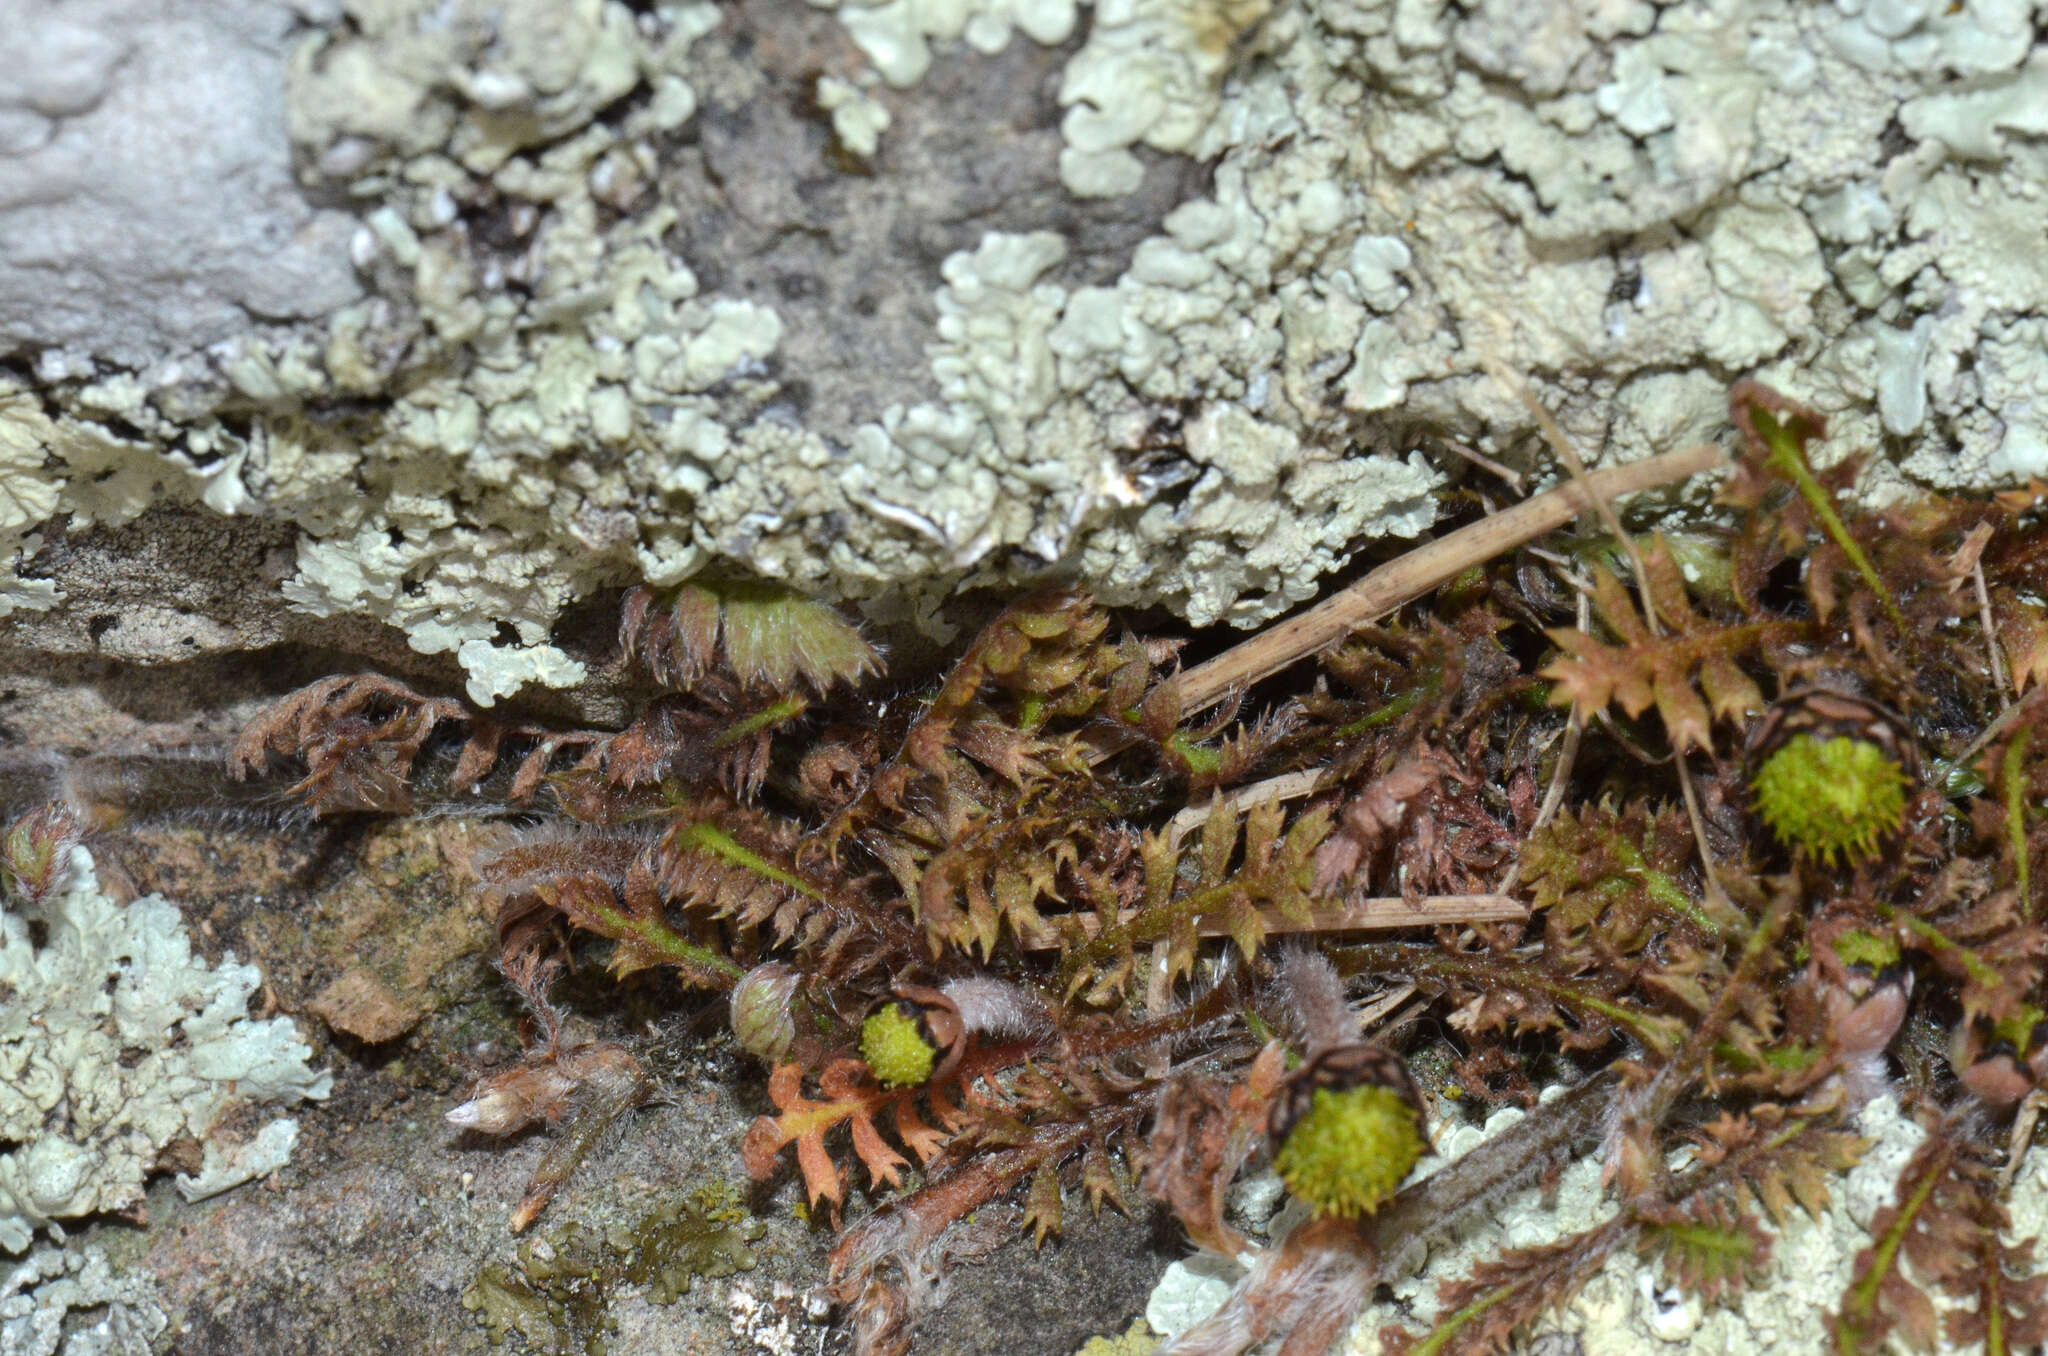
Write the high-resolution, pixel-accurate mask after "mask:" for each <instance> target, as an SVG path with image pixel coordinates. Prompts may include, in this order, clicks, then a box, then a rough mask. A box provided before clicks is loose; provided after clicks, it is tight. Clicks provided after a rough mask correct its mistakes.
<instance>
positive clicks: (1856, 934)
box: [1834, 928, 1904, 975]
mask: <svg viewBox="0 0 2048 1356" xmlns="http://www.w3.org/2000/svg"><path fill="white" fill-rule="evenodd" d="M1834 946H1835V955H1836V957H1837V958H1839V959H1840V960H1841V962H1842V964H1844V965H1860V966H1862V967H1863V968H1864V969H1866V970H1868V971H1870V972H1871V973H1872V974H1874V975H1881V974H1883V973H1884V972H1885V971H1887V970H1890V969H1891V968H1892V967H1894V966H1896V965H1899V964H1902V963H1903V960H1904V958H1903V956H1902V955H1901V954H1900V951H1899V943H1898V939H1897V938H1895V937H1887V936H1884V935H1883V934H1881V933H1876V932H1867V931H1865V930H1863V929H1861V928H1858V929H1856V930H1855V931H1853V932H1845V933H1843V934H1842V935H1841V936H1839V937H1837V938H1835V942H1834Z"/></svg>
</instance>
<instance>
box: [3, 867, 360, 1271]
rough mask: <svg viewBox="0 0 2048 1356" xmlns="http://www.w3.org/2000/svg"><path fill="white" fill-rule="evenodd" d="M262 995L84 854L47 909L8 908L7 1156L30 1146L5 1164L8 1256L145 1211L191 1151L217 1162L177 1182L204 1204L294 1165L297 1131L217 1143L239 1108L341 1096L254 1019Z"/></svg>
mask: <svg viewBox="0 0 2048 1356" xmlns="http://www.w3.org/2000/svg"><path fill="white" fill-rule="evenodd" d="M32 924H33V925H34V926H31V925H32ZM261 982H262V976H261V975H260V974H259V973H258V972H257V970H256V967H254V966H253V965H243V964H238V963H237V962H236V961H235V960H234V959H233V957H228V958H227V959H225V960H223V961H222V963H221V964H220V965H219V966H217V967H211V968H209V967H208V966H206V965H205V964H204V963H203V962H202V961H201V960H200V959H199V958H198V957H196V956H194V955H193V954H192V945H191V939H190V937H189V936H188V935H187V933H186V931H185V925H184V920H183V918H182V916H181V915H180V914H179V912H178V910H177V908H176V907H175V906H174V905H172V904H170V903H167V902H166V901H165V900H163V899H161V898H159V897H157V896H155V895H147V896H144V897H143V898H141V899H137V900H135V901H133V902H132V903H129V904H125V905H123V904H120V903H117V902H115V901H114V900H113V899H111V898H109V897H108V896H107V895H106V894H105V893H104V892H103V891H102V890H101V889H100V886H99V882H98V879H97V878H96V876H95V874H94V870H93V862H92V855H91V853H89V852H88V851H86V850H85V849H84V848H82V847H78V848H73V849H72V852H71V871H70V874H69V877H68V879H67V881H66V884H65V887H64V888H63V889H62V890H61V891H60V892H58V893H56V894H54V895H53V896H51V897H50V898H49V899H48V900H46V901H45V902H44V903H43V904H42V905H41V906H39V907H33V908H32V906H30V905H28V904H26V903H23V902H22V901H18V900H7V901H0V994H4V995H5V1001H4V1002H0V1141H5V1142H9V1143H12V1144H15V1145H17V1146H18V1147H16V1148H14V1149H11V1150H9V1151H8V1152H7V1153H6V1154H4V1155H0V1253H10V1252H13V1253H18V1252H21V1251H22V1250H23V1249H25V1248H27V1247H28V1246H29V1243H30V1242H31V1240H32V1238H33V1235H34V1233H35V1231H36V1230H37V1229H38V1228H43V1227H49V1228H50V1229H51V1231H52V1232H53V1233H55V1234H58V1235H59V1236H61V1228H60V1225H59V1222H60V1221H63V1220H67V1219H73V1218H76V1217H79V1216H83V1215H90V1214H95V1213H99V1212H102V1211H119V1210H125V1209H128V1208H130V1207H132V1206H134V1205H135V1204H136V1203H137V1202H139V1201H140V1200H141V1198H142V1192H143V1184H144V1181H145V1179H146V1178H147V1177H148V1176H149V1175H150V1173H151V1172H153V1171H155V1165H156V1162H157V1156H158V1153H159V1151H160V1150H162V1149H163V1148H164V1146H166V1145H168V1144H170V1143H171V1142H172V1141H173V1140H176V1139H179V1138H181V1137H190V1138H191V1139H193V1140H195V1141H197V1142H198V1143H199V1144H200V1145H201V1146H203V1149H204V1162H203V1165H202V1167H201V1169H200V1171H199V1172H198V1173H197V1174H195V1175H186V1174H181V1175H180V1176H179V1177H178V1179H177V1185H178V1187H179V1190H180V1191H181V1193H182V1194H184V1195H185V1197H186V1198H187V1199H188V1200H196V1199H200V1198H202V1197H204V1196H209V1195H213V1194H215V1193H217V1192H220V1191H225V1190H227V1189H228V1188H230V1187H233V1186H236V1185H238V1184H240V1183H242V1182H246V1181H248V1180H250V1179H251V1178H253V1177H257V1176H260V1175H263V1174H265V1173H268V1172H271V1171H273V1170H275V1169H276V1168H277V1167H279V1166H281V1165H282V1163H283V1162H284V1160H285V1159H286V1157H288V1156H289V1154H290V1152H291V1147H292V1143H293V1141H294V1140H295V1138H296V1136H297V1130H298V1127H297V1124H296V1123H295V1122H294V1121H293V1120H291V1119H290V1118H288V1117H281V1118H275V1119H273V1120H271V1121H270V1122H269V1123H268V1124H267V1125H265V1126H264V1127H263V1128H262V1129H260V1130H259V1131H257V1132H256V1133H255V1135H254V1136H253V1137H251V1138H249V1139H247V1140H243V1141H235V1142H230V1141H227V1140H226V1139H225V1138H224V1137H223V1136H221V1135H219V1134H218V1133H217V1132H216V1127H217V1126H218V1125H219V1124H220V1122H221V1120H222V1118H223V1117H224V1116H225V1115H226V1114H227V1113H228V1112H229V1111H230V1110H231V1109H233V1108H235V1107H237V1106H242V1105H246V1104H261V1103H276V1104H280V1105H289V1104H291V1103H294V1102H298V1101H300V1100H302V1099H306V1098H324V1097H326V1096H327V1094H328V1092H329V1090H330V1088H331V1086H332V1079H331V1076H330V1075H328V1074H326V1073H324V1072H320V1071H316V1070H314V1069H312V1068H310V1067H309V1066H308V1065H307V1063H306V1058H307V1056H308V1055H310V1054H311V1053H312V1051H311V1049H310V1047H308V1046H307V1045H306V1044H305V1043H304V1042H303V1041H302V1040H300V1038H299V1033H298V1029H297V1028H296V1027H295V1026H294V1025H293V1024H292V1021H291V1019H290V1018H288V1017H273V1018H268V1019H265V1020H257V1019H254V1018H252V1017H250V1016H249V1015H248V1009H249V998H250V995H252V994H253V993H254V992H255V991H256V989H257V986H258V985H259V984H260V983H261Z"/></svg>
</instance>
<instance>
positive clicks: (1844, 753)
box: [1746, 687, 1920, 866]
mask: <svg viewBox="0 0 2048 1356" xmlns="http://www.w3.org/2000/svg"><path fill="white" fill-rule="evenodd" d="M1746 757H1747V762H1748V765H1749V788H1750V792H1751V794H1752V795H1753V796H1754V798H1755V802H1756V811H1757V814H1758V816H1759V817H1760V818H1761V819H1762V820H1763V821H1764V823H1765V825H1766V826H1768V827H1769V829H1770V831H1771V832H1772V833H1773V834H1775V835H1776V836H1777V838H1778V840H1779V841H1780V842H1782V843H1784V844H1785V845H1786V846H1787V847H1789V848H1791V849H1792V850H1793V851H1794V852H1797V853H1799V854H1801V855H1803V856H1806V857H1812V858H1817V859H1819V860H1821V861H1823V862H1826V863H1827V864H1828V865H1830V866H1833V865H1836V864H1837V863H1838V862H1844V861H1846V862H1850V863H1854V862H1857V861H1859V860H1861V859H1863V858H1865V857H1869V856H1871V855H1873V854H1874V853H1876V851H1877V849H1878V845H1879V844H1880V843H1881V842H1882V841H1883V840H1884V839H1886V838H1888V837H1890V836H1891V835H1892V834H1894V833H1897V832H1898V831H1899V829H1900V828H1901V826H1903V824H1904V823H1905V818H1906V793H1907V791H1908V789H1909V788H1910V787H1911V786H1912V784H1913V782H1914V780H1915V779H1916V777H1917V776H1918V775H1919V766H1920V760H1919V756H1918V754H1917V752H1916V751H1915V749H1914V746H1913V740H1912V737H1911V735H1910V733H1909V732H1908V730H1907V728H1906V725H1905V722H1904V721H1903V720H1902V719H1900V717H1899V716H1898V714H1897V713H1896V712H1893V711H1891V710H1890V709H1888V708H1886V707H1884V706H1882V705H1880V704H1879V703H1877V702H1875V701H1872V700H1871V699H1870V698H1868V697H1863V696H1859V695H1857V694H1856V693H1854V692H1848V691H1843V690H1840V689H1839V688H1835V687H1807V688H1800V689H1797V690H1795V691H1792V692H1788V693H1786V694H1785V695H1784V696H1783V697H1782V698H1780V699H1779V700H1778V701H1776V702H1775V703H1773V704H1772V706H1771V709H1770V710H1769V711H1767V712H1765V713H1764V715H1763V718H1762V719H1761V720H1759V721H1758V722H1757V723H1756V725H1755V726H1754V727H1753V728H1752V729H1751V730H1750V735H1749V747H1748V750H1747V754H1746Z"/></svg>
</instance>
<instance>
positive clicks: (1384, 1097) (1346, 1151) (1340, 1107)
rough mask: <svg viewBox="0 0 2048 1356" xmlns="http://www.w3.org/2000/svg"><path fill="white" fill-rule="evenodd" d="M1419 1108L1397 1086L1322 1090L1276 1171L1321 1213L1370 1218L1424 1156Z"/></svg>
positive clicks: (1284, 1148)
mask: <svg viewBox="0 0 2048 1356" xmlns="http://www.w3.org/2000/svg"><path fill="white" fill-rule="evenodd" d="M1422 1149H1423V1144H1422V1130H1421V1127H1420V1126H1419V1125H1418V1124H1417V1123H1416V1116H1415V1108H1414V1107H1412V1106H1410V1105H1409V1104H1408V1101H1407V1099H1406V1098H1404V1097H1402V1096H1401V1094H1400V1093H1398V1092H1396V1091H1395V1090H1394V1089H1392V1088H1381V1087H1374V1086H1372V1085H1370V1084H1367V1085H1365V1086H1363V1087H1356V1088H1317V1089H1316V1091H1315V1096H1314V1097H1313V1099H1312V1100H1311V1101H1310V1103H1309V1109H1308V1112H1307V1114H1306V1115H1304V1116H1302V1118H1301V1119H1300V1120H1298V1121H1296V1122H1295V1123H1294V1128H1293V1129H1291V1130H1289V1131H1288V1132H1287V1138H1286V1139H1285V1140H1284V1141H1282V1143H1281V1145H1280V1152H1279V1153H1278V1154H1276V1155H1275V1156H1274V1158H1273V1167H1274V1169H1275V1170H1276V1171H1277V1172H1279V1174H1280V1180H1281V1181H1283V1182H1285V1183H1286V1184H1287V1189H1288V1190H1289V1191H1291V1192H1293V1193H1294V1195H1295V1197H1296V1198H1297V1199H1299V1200H1301V1201H1302V1202H1304V1203H1305V1204H1307V1205H1308V1206H1309V1207H1310V1208H1312V1209H1314V1210H1315V1211H1316V1212H1317V1213H1318V1214H1324V1215H1338V1216H1342V1217H1345V1218H1355V1217H1356V1216H1359V1215H1370V1214H1371V1213H1373V1211H1375V1210H1377V1209H1379V1208H1380V1206H1381V1205H1383V1204H1384V1203H1385V1202H1386V1200H1387V1198H1388V1197H1390V1196H1392V1195H1393V1194H1394V1192H1395V1191H1397V1190H1399V1189H1400V1186H1401V1181H1402V1179H1403V1178H1405V1177H1406V1176H1407V1175H1408V1172H1409V1169H1411V1168H1413V1167H1414V1166H1415V1160H1417V1159H1418V1158H1420V1157H1422Z"/></svg>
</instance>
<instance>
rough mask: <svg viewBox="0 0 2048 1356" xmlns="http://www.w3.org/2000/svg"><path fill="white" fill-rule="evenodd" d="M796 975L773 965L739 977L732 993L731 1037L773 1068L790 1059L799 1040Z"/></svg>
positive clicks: (785, 967)
mask: <svg viewBox="0 0 2048 1356" xmlns="http://www.w3.org/2000/svg"><path fill="white" fill-rule="evenodd" d="M796 986H797V973H796V971H794V970H792V969H790V968H789V967H788V966H787V965H776V964H774V963H772V962H770V963H768V964H765V965H757V966H755V967H754V968H753V969H751V970H749V971H747V973H746V974H744V975H742V976H740V982H739V983H738V984H735V985H734V986H733V990H732V1034H733V1035H734V1037H736V1038H737V1039H738V1041H739V1043H740V1048H741V1049H742V1050H745V1051H746V1052H747V1053H748V1054H750V1055H753V1056H755V1057H756V1058H758V1059H762V1060H766V1061H767V1062H768V1063H770V1064H780V1063H781V1062H782V1061H783V1060H785V1059H787V1058H789V1048H790V1046H791V1044H793V1043H794V1042H795V1040H796V1004H795V1001H794V1000H795V998H796Z"/></svg>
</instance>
